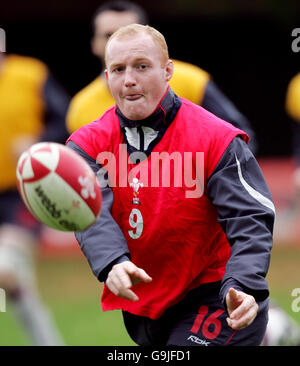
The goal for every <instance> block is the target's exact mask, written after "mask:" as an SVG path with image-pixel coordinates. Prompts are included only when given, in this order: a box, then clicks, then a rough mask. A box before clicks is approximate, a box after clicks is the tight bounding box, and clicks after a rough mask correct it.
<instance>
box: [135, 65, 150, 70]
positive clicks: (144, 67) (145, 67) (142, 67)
mask: <svg viewBox="0 0 300 366" xmlns="http://www.w3.org/2000/svg"><path fill="white" fill-rule="evenodd" d="M147 67H148V66H147V65H146V64H140V65H138V66H137V68H138V69H139V70H146V69H147Z"/></svg>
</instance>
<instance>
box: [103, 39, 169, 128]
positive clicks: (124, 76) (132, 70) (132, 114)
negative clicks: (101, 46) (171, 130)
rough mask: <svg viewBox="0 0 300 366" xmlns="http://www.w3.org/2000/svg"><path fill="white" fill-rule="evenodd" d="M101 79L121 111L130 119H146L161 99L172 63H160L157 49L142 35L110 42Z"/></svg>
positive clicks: (166, 85)
mask: <svg viewBox="0 0 300 366" xmlns="http://www.w3.org/2000/svg"><path fill="white" fill-rule="evenodd" d="M106 63H107V64H106V67H107V69H106V70H105V76H106V80H107V83H108V86H109V88H110V91H111V93H112V96H113V97H114V99H115V101H116V104H117V105H118V107H119V108H120V110H121V112H122V113H123V114H124V115H125V117H127V118H128V119H131V120H135V121H137V120H142V119H145V118H147V117H149V116H150V115H151V114H152V113H153V112H154V110H155V109H156V108H157V106H158V104H159V102H160V100H161V99H162V97H163V96H164V94H165V92H166V90H167V88H168V82H169V80H170V79H171V77H172V74H173V63H172V61H171V60H167V61H166V62H165V63H164V64H163V55H162V51H161V49H160V47H159V46H158V45H157V44H156V43H155V42H154V41H153V40H152V37H151V36H150V35H148V34H146V33H140V34H138V35H134V36H131V37H130V38H125V39H124V38H122V39H115V38H114V39H112V40H111V41H110V42H109V44H108V47H107V49H106Z"/></svg>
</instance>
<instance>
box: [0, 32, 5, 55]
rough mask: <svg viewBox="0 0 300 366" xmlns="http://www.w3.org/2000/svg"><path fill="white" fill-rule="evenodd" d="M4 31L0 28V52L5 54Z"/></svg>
mask: <svg viewBox="0 0 300 366" xmlns="http://www.w3.org/2000/svg"><path fill="white" fill-rule="evenodd" d="M5 40H6V37H5V30H4V29H2V28H0V52H6V41H5Z"/></svg>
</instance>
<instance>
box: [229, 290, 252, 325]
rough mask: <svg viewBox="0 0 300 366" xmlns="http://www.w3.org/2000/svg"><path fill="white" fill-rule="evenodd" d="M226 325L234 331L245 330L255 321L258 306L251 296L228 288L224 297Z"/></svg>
mask: <svg viewBox="0 0 300 366" xmlns="http://www.w3.org/2000/svg"><path fill="white" fill-rule="evenodd" d="M226 304H227V311H228V314H229V317H228V318H227V319H226V320H227V323H228V325H229V326H230V327H231V328H232V329H235V330H239V329H243V328H246V327H247V326H248V325H250V324H251V323H252V322H253V320H254V319H255V317H256V315H257V311H258V305H257V303H256V301H255V299H254V297H253V296H251V295H248V294H245V293H244V292H242V291H237V290H235V289H234V288H230V289H229V291H228V292H227V295H226Z"/></svg>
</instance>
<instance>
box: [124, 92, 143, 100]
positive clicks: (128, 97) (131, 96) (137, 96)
mask: <svg viewBox="0 0 300 366" xmlns="http://www.w3.org/2000/svg"><path fill="white" fill-rule="evenodd" d="M142 96H143V95H142V94H128V95H125V96H124V99H126V100H129V101H135V100H138V99H140V98H142Z"/></svg>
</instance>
